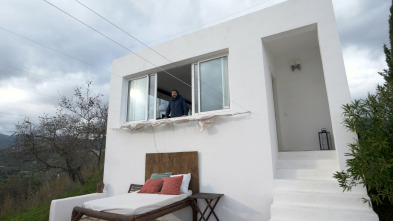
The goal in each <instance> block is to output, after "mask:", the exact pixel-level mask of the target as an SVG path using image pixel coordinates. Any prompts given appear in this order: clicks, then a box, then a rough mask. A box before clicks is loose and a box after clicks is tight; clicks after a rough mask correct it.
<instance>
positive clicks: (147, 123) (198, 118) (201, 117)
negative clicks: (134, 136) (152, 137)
mask: <svg viewBox="0 0 393 221" xmlns="http://www.w3.org/2000/svg"><path fill="white" fill-rule="evenodd" d="M249 113H251V112H250V111H246V112H233V111H230V110H224V111H214V112H207V113H201V114H198V115H192V116H187V117H175V118H168V119H160V120H144V121H132V122H127V123H125V124H122V125H121V126H120V128H118V129H130V130H142V129H145V128H148V127H158V126H161V125H172V124H183V123H191V122H196V123H197V124H198V126H199V128H200V130H201V131H203V130H204V129H205V128H206V127H208V126H210V125H212V124H213V123H214V121H215V119H216V118H218V117H231V116H235V115H240V114H249Z"/></svg>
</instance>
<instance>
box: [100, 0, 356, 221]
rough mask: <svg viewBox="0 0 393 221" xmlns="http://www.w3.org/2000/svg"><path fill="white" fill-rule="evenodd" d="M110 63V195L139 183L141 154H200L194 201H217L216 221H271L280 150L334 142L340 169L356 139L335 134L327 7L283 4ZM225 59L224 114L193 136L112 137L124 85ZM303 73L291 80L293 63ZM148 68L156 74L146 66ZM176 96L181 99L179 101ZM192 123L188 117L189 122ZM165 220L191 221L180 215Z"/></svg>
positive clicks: (341, 71)
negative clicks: (324, 137)
mask: <svg viewBox="0 0 393 221" xmlns="http://www.w3.org/2000/svg"><path fill="white" fill-rule="evenodd" d="M153 48H154V50H155V51H158V52H159V53H160V54H162V55H164V56H165V57H166V58H167V59H169V60H170V61H171V62H169V61H168V60H166V59H164V58H162V57H161V56H159V55H157V54H155V53H154V52H153V51H151V50H149V49H146V50H144V51H142V52H138V54H139V55H140V56H142V57H144V58H145V59H146V60H148V61H150V62H147V61H146V60H142V59H141V58H139V57H138V56H136V55H134V54H131V55H128V56H125V57H122V58H119V59H116V60H115V61H113V70H112V77H111V90H110V101H109V118H108V135H107V145H106V146H107V149H106V156H105V170H104V183H105V184H106V186H105V191H106V192H107V194H108V195H109V196H111V195H117V194H121V193H126V192H127V190H128V187H129V185H130V183H140V184H142V183H144V179H145V154H146V153H155V152H182V151H198V152H199V178H200V179H199V183H200V191H201V192H216V193H223V194H225V196H224V197H223V198H222V199H221V200H220V202H219V204H218V206H217V208H216V213H217V215H218V216H219V218H220V219H221V220H226V221H230V220H234V221H235V220H236V221H241V220H244V221H249V220H269V219H270V215H271V214H270V211H271V210H270V209H271V204H272V202H273V189H274V178H275V176H276V175H275V173H276V172H275V171H276V167H277V165H276V164H277V158H278V153H279V151H299V150H315V151H319V143H318V135H317V132H318V131H320V130H321V128H327V130H328V131H330V132H331V133H332V135H333V138H334V146H335V148H336V153H337V159H338V164H339V165H337V168H340V169H345V166H344V165H345V159H346V158H345V157H344V152H347V150H348V147H347V144H348V143H351V142H352V141H353V138H354V135H353V134H351V133H348V132H347V130H346V129H345V128H344V127H343V126H342V124H341V122H342V120H343V119H342V116H341V113H342V108H341V105H342V104H344V103H348V102H350V94H349V89H348V83H347V79H346V74H345V68H344V63H343V57H342V52H341V47H340V42H339V38H338V32H337V27H336V21H335V17H334V12H333V6H332V2H331V0H288V1H286V2H283V3H280V4H278V5H275V6H272V7H269V8H266V9H263V10H261V11H258V12H255V13H252V14H249V15H245V16H242V17H240V18H236V19H233V20H231V21H228V22H225V23H222V24H219V25H216V26H213V27H210V28H206V29H203V30H200V31H197V32H195V33H192V34H189V35H185V36H182V37H180V38H177V39H174V40H171V41H168V42H165V43H163V44H160V45H158V46H155V47H153ZM222 55H227V56H228V75H229V76H228V77H229V91H230V109H229V110H222V111H224V112H225V111H228V112H231V113H233V112H244V111H250V112H251V113H250V114H248V115H241V116H235V117H228V118H220V119H219V120H217V121H216V122H215V123H214V124H213V126H211V127H209V128H208V129H206V130H204V131H202V132H200V131H199V129H198V127H197V125H196V124H195V123H187V124H174V125H170V126H159V127H155V128H147V129H144V130H141V131H130V130H118V129H119V128H120V127H121V126H122V125H124V124H125V123H126V120H125V119H126V114H127V95H128V94H127V90H128V81H129V80H132V79H135V78H138V77H140V76H144V75H147V74H153V73H156V72H159V71H160V69H161V68H162V69H165V70H167V69H171V68H173V67H177V66H181V65H185V64H191V63H194V62H197V61H200V60H204V59H209V58H214V57H217V56H222ZM294 60H300V63H301V70H295V71H292V70H291V69H290V64H291V61H294ZM152 63H153V64H154V65H152ZM180 93H181V92H180ZM193 117H194V116H193ZM169 217H170V218H168V219H170V220H188V218H186V217H191V209H188V208H186V209H184V210H183V211H179V212H177V213H175V214H173V216H169Z"/></svg>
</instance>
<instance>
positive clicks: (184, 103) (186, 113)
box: [182, 98, 190, 117]
mask: <svg viewBox="0 0 393 221" xmlns="http://www.w3.org/2000/svg"><path fill="white" fill-rule="evenodd" d="M182 106H183V117H184V116H187V115H188V111H189V110H190V109H189V108H188V105H187V103H186V100H184V98H183V99H182Z"/></svg>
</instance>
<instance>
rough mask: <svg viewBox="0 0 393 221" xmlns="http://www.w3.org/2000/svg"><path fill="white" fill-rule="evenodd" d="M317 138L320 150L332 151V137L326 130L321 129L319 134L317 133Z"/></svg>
mask: <svg viewBox="0 0 393 221" xmlns="http://www.w3.org/2000/svg"><path fill="white" fill-rule="evenodd" d="M318 137H319V147H320V148H321V150H332V136H331V135H330V132H328V131H327V130H326V128H322V130H321V132H318Z"/></svg>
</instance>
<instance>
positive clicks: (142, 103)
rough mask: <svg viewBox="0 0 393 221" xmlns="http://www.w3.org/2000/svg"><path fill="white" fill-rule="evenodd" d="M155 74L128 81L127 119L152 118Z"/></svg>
mask: <svg viewBox="0 0 393 221" xmlns="http://www.w3.org/2000/svg"><path fill="white" fill-rule="evenodd" d="M155 79H156V75H155V74H153V75H149V76H146V77H142V78H139V79H135V80H131V81H129V82H128V102H127V121H137V120H146V117H148V119H154V109H155V105H156V103H155V97H156V93H155V91H156V90H155V82H156V80H155Z"/></svg>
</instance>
